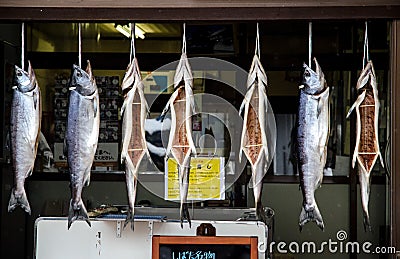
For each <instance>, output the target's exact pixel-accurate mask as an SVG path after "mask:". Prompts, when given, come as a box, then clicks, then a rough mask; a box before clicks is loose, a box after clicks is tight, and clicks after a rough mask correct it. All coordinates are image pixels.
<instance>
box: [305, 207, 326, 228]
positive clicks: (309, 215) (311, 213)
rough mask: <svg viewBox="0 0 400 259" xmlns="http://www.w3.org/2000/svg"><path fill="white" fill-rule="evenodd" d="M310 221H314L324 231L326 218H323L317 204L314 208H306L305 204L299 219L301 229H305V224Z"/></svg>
mask: <svg viewBox="0 0 400 259" xmlns="http://www.w3.org/2000/svg"><path fill="white" fill-rule="evenodd" d="M310 221H314V222H315V223H316V224H317V226H318V227H319V228H320V229H321V230H322V231H323V230H324V220H323V219H322V215H321V212H320V211H319V209H318V206H317V204H315V206H314V208H312V209H308V210H306V208H305V205H303V208H302V209H301V212H300V219H299V228H300V231H301V230H302V229H303V226H304V225H305V224H306V223H308V222H310Z"/></svg>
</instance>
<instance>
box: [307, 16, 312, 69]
mask: <svg viewBox="0 0 400 259" xmlns="http://www.w3.org/2000/svg"><path fill="white" fill-rule="evenodd" d="M311 51H312V22H309V23H308V66H309V67H311Z"/></svg>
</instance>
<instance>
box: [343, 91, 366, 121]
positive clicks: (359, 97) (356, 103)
mask: <svg viewBox="0 0 400 259" xmlns="http://www.w3.org/2000/svg"><path fill="white" fill-rule="evenodd" d="M365 94H366V91H365V90H364V91H363V92H362V93H361V94H360V95H359V96H358V97H357V100H356V101H355V102H354V103H353V105H352V106H351V107H350V110H349V112H348V113H347V115H346V118H349V116H350V114H351V113H352V112H353V110H354V108H355V107H358V106H359V105H360V104H361V102H362V101H364V98H365Z"/></svg>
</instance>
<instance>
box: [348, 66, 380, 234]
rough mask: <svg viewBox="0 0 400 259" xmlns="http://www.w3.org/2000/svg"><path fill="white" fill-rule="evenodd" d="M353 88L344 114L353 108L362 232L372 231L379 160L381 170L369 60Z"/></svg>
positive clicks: (375, 90) (375, 91)
mask: <svg viewBox="0 0 400 259" xmlns="http://www.w3.org/2000/svg"><path fill="white" fill-rule="evenodd" d="M356 89H357V91H358V98H357V100H356V101H355V102H354V104H353V106H352V107H351V108H350V110H349V112H348V114H347V117H349V116H350V114H351V113H352V111H353V110H354V109H355V110H356V114H357V121H356V125H357V133H356V145H355V148H354V154H353V160H352V166H353V168H354V166H355V164H356V161H357V164H358V177H359V180H360V187H361V188H360V189H361V201H362V207H363V211H364V228H365V230H371V224H370V220H369V212H368V203H369V193H370V184H371V183H370V181H371V180H370V176H371V171H372V168H373V166H374V165H375V162H376V160H377V159H378V157H379V159H380V162H381V164H382V167H384V164H383V159H382V155H381V152H380V149H379V139H378V136H379V135H378V115H379V98H378V88H377V85H376V76H375V70H374V66H373V65H372V61H368V63H367V65H366V66H365V67H364V69H363V71H362V72H361V75H360V77H359V78H358V81H357V86H356Z"/></svg>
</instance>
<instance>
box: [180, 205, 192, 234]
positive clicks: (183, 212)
mask: <svg viewBox="0 0 400 259" xmlns="http://www.w3.org/2000/svg"><path fill="white" fill-rule="evenodd" d="M185 219H186V220H187V222H188V223H189V228H191V227H192V221H191V220H190V214H189V209H188V206H187V203H182V204H181V228H183V221H184V220H185Z"/></svg>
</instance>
